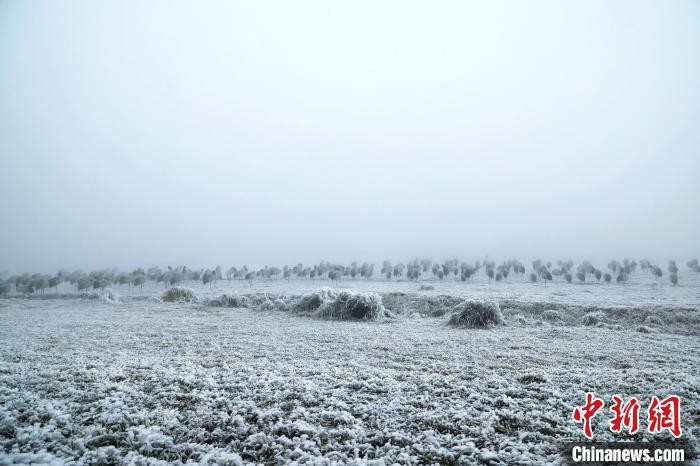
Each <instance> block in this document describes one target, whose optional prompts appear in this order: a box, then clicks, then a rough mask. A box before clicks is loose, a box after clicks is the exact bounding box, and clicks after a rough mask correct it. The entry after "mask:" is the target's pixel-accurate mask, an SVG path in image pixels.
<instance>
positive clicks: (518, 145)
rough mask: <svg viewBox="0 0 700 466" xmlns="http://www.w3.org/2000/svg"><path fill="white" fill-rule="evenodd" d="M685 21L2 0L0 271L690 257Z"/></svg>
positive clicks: (697, 221) (543, 7) (496, 9)
mask: <svg viewBox="0 0 700 466" xmlns="http://www.w3.org/2000/svg"><path fill="white" fill-rule="evenodd" d="M66 5H70V7H68V6H66ZM159 6H161V8H159ZM428 13H429V14H428ZM698 20H700V4H699V3H697V2H692V1H678V2H663V3H661V2H650V1H648V2H634V3H632V2H624V1H623V2H615V3H609V2H571V3H567V4H561V3H557V2H529V3H527V4H523V3H516V2H504V3H498V4H495V3H491V2H469V3H458V2H447V3H440V4H439V5H435V4H433V5H430V6H429V4H428V3H416V2H383V3H380V4H374V3H369V2H359V3H353V4H339V3H326V2H311V3H309V4H305V6H304V8H303V9H302V8H295V6H294V5H293V4H288V3H283V2H270V3H265V4H259V3H250V4H247V3H229V2H204V3H197V4H193V3H186V2H173V3H169V4H168V7H167V9H166V8H163V7H162V5H161V4H158V3H155V2H153V3H145V4H144V3H137V2H100V3H90V2H82V1H76V2H68V3H67V4H64V3H58V2H57V3H50V2H45V3H23V2H2V3H0V89H1V91H0V102H2V104H0V196H1V197H2V199H4V201H5V202H4V210H3V213H2V228H0V272H2V271H10V272H54V271H56V270H58V269H60V268H63V267H65V268H68V269H71V270H72V269H75V268H82V269H86V270H87V269H102V268H108V267H118V268H120V269H122V270H128V269H132V268H135V267H150V266H156V265H158V266H161V267H164V266H167V265H172V266H177V265H182V264H186V265H188V266H191V267H193V268H197V269H198V268H200V267H213V266H215V265H221V266H222V267H229V266H231V265H235V266H240V265H243V264H247V265H248V266H249V267H256V268H257V267H262V266H264V265H266V264H267V265H270V266H282V265H284V264H289V265H293V264H296V263H297V262H302V263H304V264H310V263H318V262H319V261H321V260H329V261H331V262H340V263H349V262H350V261H353V260H357V261H359V262H363V261H367V262H373V263H375V264H380V263H381V261H382V260H384V259H388V260H392V261H407V260H410V259H412V258H414V257H425V258H429V259H432V260H444V259H448V258H452V257H456V258H460V259H464V260H481V259H483V258H484V257H485V256H489V257H490V258H493V259H495V260H506V259H510V258H515V259H519V260H521V261H523V262H525V261H529V260H533V259H536V258H541V259H543V260H552V261H556V260H557V259H574V260H576V261H580V260H591V261H593V262H603V261H605V262H607V261H609V260H612V259H617V260H621V259H623V258H626V257H627V258H630V259H634V260H639V259H644V258H647V259H650V260H652V261H657V262H662V263H664V264H665V262H666V261H667V260H669V259H675V260H677V261H679V263H682V264H684V263H685V261H686V260H689V259H692V258H695V257H697V256H700V248H699V247H698V238H699V237H700V215H698V212H699V209H698V201H697V200H698V199H700V182H699V180H698V175H700V154H698V147H700V123H699V122H700V87H698V85H697V83H698V82H700V61H699V60H698V59H697V58H698V57H700V28H697V25H698ZM525 263H527V262H525Z"/></svg>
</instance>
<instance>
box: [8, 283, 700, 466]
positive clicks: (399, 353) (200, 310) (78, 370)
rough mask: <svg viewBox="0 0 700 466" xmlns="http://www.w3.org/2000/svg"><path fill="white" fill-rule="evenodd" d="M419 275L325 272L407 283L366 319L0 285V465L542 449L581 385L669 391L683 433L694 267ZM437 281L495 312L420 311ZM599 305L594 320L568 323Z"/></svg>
mask: <svg viewBox="0 0 700 466" xmlns="http://www.w3.org/2000/svg"><path fill="white" fill-rule="evenodd" d="M323 284H328V283H323ZM323 284H322V283H319V282H316V283H312V282H294V281H293V282H291V283H288V282H286V281H283V280H278V281H275V282H264V281H261V282H257V283H254V284H253V286H249V285H247V284H245V283H235V282H234V283H227V282H225V281H223V282H219V283H217V286H216V288H211V289H210V288H209V287H208V286H207V287H201V286H197V287H195V288H196V290H195V291H196V293H197V294H198V295H200V296H205V295H210V296H211V295H216V294H221V293H222V292H229V293H230V292H232V291H238V292H240V293H242V294H259V293H270V294H271V295H284V294H303V293H306V292H309V291H311V290H317V289H318V288H320V287H321V286H322V285H323ZM430 284H431V285H433V286H434V287H435V290H432V291H421V292H418V284H416V283H414V282H401V283H394V282H373V281H370V282H363V281H358V282H351V283H341V285H340V286H344V287H349V288H353V289H357V290H373V291H378V292H380V293H389V292H400V293H405V294H393V295H387V294H384V295H383V298H384V303H385V305H386V306H387V307H388V308H390V310H392V311H393V312H394V315H395V317H394V318H391V319H385V320H382V321H379V322H367V321H361V322H355V321H328V320H319V319H314V318H311V317H305V316H300V315H297V314H294V313H292V312H285V311H279V310H261V309H259V308H253V309H240V308H213V307H208V306H206V305H203V304H201V303H200V304H184V303H181V304H177V303H162V302H159V301H158V300H157V299H154V298H134V297H129V292H128V291H126V290H121V291H120V292H122V294H123V298H122V299H119V300H105V299H79V298H75V297H73V298H71V297H68V296H55V297H51V296H46V297H44V298H43V299H28V298H23V297H9V298H3V299H0V445H1V448H0V464H5V463H12V462H39V463H41V462H43V463H57V464H62V463H71V462H72V463H73V464H114V463H118V464H171V463H180V462H182V463H186V462H188V461H189V462H198V463H204V464H239V463H262V464H281V463H285V462H291V461H296V462H299V463H304V462H313V463H315V464H334V463H335V464H348V463H350V464H352V463H356V464H393V463H400V464H426V463H437V464H473V463H480V462H491V463H492V464H545V463H551V462H557V461H559V460H560V455H559V452H560V450H561V446H562V444H563V443H564V442H566V441H568V440H580V439H582V430H581V426H580V425H579V424H576V423H574V422H573V421H572V420H571V412H572V409H573V407H574V406H575V405H579V404H582V402H583V397H584V394H585V392H586V391H593V392H595V393H596V394H597V395H598V396H600V397H601V398H603V399H604V400H606V402H607V403H608V405H609V400H610V397H611V396H612V395H613V394H620V395H622V396H623V397H625V398H628V397H631V396H636V397H637V398H639V399H640V400H641V401H642V402H643V403H644V405H643V406H646V400H648V399H649V398H650V397H651V396H652V395H658V396H666V395H669V394H676V395H679V396H680V397H681V398H682V416H683V417H682V427H683V430H684V434H683V437H684V438H686V439H688V440H689V441H690V442H691V443H692V444H693V445H694V446H695V449H696V450H697V449H698V438H699V437H700V426H699V424H700V338H698V335H699V334H700V315H699V314H698V302H699V301H700V299H699V296H700V287H698V285H697V283H696V282H692V281H690V279H689V280H688V282H686V283H685V284H684V283H682V284H681V286H679V287H671V286H670V284H666V283H665V282H663V283H661V282H659V283H658V284H654V283H649V282H642V283H634V282H632V283H628V284H626V285H607V286H606V285H597V284H590V285H589V284H584V285H577V284H572V285H566V284H549V285H547V287H546V288H545V287H544V285H542V284H535V285H533V284H529V283H498V284H496V283H490V284H489V283H486V282H477V283H471V284H470V283H466V284H465V283H461V282H435V283H430ZM68 291H69V290H67V291H66V292H68ZM132 291H134V294H136V292H135V290H132ZM162 292H163V288H162V287H155V286H152V287H150V288H146V289H144V291H143V294H144V295H147V296H155V295H158V294H160V293H162ZM450 296H452V297H455V296H476V297H479V298H492V299H495V300H497V301H499V302H500V303H501V308H502V309H503V313H504V317H505V321H506V325H505V326H502V327H500V326H499V327H496V328H493V329H489V330H479V329H457V328H452V327H449V326H448V325H447V319H448V315H449V313H448V314H445V315H441V316H432V317H431V316H430V315H431V314H430V313H427V312H424V311H425V310H426V309H428V308H430V306H433V308H434V307H435V306H436V305H439V304H440V303H441V302H448V301H449V299H448V298H449V297H450ZM455 299H456V298H455ZM436 303H437V304H436ZM596 310H598V311H599V312H601V313H602V314H599V317H600V319H601V321H602V323H601V324H600V325H598V326H596V325H584V324H583V320H584V316H585V315H586V314H588V313H590V312H596ZM545 311H549V312H545ZM606 409H607V406H606ZM608 419H609V413H607V412H606V413H604V414H599V415H598V416H597V417H596V427H595V433H596V439H598V440H605V439H607V440H614V439H629V438H630V437H628V436H625V435H616V436H613V435H612V434H611V433H610V432H609V430H608V429H607V420H608ZM645 421H646V420H645V419H644V416H643V420H642V425H643V426H645V425H646V424H645ZM634 438H646V439H651V438H652V436H650V435H649V434H639V435H638V436H636V437H634ZM658 438H664V439H666V438H668V434H664V435H661V436H659V437H658Z"/></svg>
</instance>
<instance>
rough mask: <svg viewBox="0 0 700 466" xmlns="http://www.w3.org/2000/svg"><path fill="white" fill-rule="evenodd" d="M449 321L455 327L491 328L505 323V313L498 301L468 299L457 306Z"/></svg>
mask: <svg viewBox="0 0 700 466" xmlns="http://www.w3.org/2000/svg"><path fill="white" fill-rule="evenodd" d="M449 323H450V325H452V326H453V327H468V328H490V327H493V326H495V325H502V324H503V314H502V313H501V308H500V307H499V306H498V303H496V302H493V301H474V300H467V301H464V302H462V303H460V304H458V305H457V306H455V308H454V310H453V312H452V315H451V316H450V321H449Z"/></svg>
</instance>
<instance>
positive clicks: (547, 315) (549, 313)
mask: <svg viewBox="0 0 700 466" xmlns="http://www.w3.org/2000/svg"><path fill="white" fill-rule="evenodd" d="M542 319H543V320H549V321H554V320H561V314H559V312H558V311H555V310H554V309H548V310H546V311H544V312H543V313H542Z"/></svg>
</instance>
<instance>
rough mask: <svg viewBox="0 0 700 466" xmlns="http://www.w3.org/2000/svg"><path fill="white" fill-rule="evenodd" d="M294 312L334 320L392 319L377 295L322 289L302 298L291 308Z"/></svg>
mask: <svg viewBox="0 0 700 466" xmlns="http://www.w3.org/2000/svg"><path fill="white" fill-rule="evenodd" d="M291 309H292V310H293V311H294V312H298V313H303V314H309V315H313V316H314V317H319V318H322V319H332V320H380V319H383V318H387V317H391V313H390V312H389V311H387V310H386V308H385V307H384V305H383V304H382V298H381V296H379V295H378V294H377V293H374V292H367V293H360V292H355V291H350V290H339V291H338V290H332V289H330V288H322V289H321V290H319V291H316V292H314V293H311V294H308V295H305V296H302V297H301V299H300V300H299V301H298V302H297V303H295V304H294V305H292V306H291Z"/></svg>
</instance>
